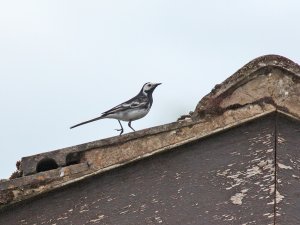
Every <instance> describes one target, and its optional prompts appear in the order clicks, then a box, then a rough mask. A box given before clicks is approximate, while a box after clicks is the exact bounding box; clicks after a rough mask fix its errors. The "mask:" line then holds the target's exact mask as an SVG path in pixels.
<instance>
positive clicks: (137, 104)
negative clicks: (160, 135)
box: [70, 82, 161, 135]
mask: <svg viewBox="0 0 300 225" xmlns="http://www.w3.org/2000/svg"><path fill="white" fill-rule="evenodd" d="M160 84H161V83H151V82H148V83H146V84H144V85H143V87H142V89H141V91H140V92H139V93H138V94H137V95H136V96H135V97H133V98H132V99H129V100H128V101H126V102H123V103H122V104H120V105H117V106H116V107H114V108H112V109H110V110H108V111H106V112H104V113H102V115H101V116H99V117H97V118H95V119H91V120H88V121H85V122H82V123H79V124H76V125H74V126H72V127H71V128H70V129H72V128H74V127H78V126H81V125H83V124H86V123H90V122H93V121H96V120H100V119H106V118H111V119H117V120H118V122H119V124H120V126H121V129H116V130H117V131H120V135H121V134H122V133H123V131H124V129H123V127H122V124H121V122H120V120H122V121H127V122H128V126H129V127H130V128H131V129H132V130H133V131H135V130H134V129H133V128H132V127H131V122H132V121H134V120H138V119H141V118H143V117H144V116H146V115H147V114H148V112H149V111H150V108H151V106H152V103H153V98H152V93H153V91H154V90H155V88H156V87H157V86H158V85H160Z"/></svg>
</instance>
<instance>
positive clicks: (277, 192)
mask: <svg viewBox="0 0 300 225" xmlns="http://www.w3.org/2000/svg"><path fill="white" fill-rule="evenodd" d="M283 199H284V196H283V195H281V194H280V193H279V191H278V190H276V203H279V202H281V201H282V200H283Z"/></svg>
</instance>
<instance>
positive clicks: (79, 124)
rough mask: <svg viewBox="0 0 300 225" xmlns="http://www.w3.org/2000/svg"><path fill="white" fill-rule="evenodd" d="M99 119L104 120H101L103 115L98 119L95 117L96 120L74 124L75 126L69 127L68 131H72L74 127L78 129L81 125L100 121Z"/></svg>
mask: <svg viewBox="0 0 300 225" xmlns="http://www.w3.org/2000/svg"><path fill="white" fill-rule="evenodd" d="M101 119H104V118H103V115H102V116H99V117H97V118H95V119H91V120H88V121H84V122H82V123H78V124H76V125H74V126H72V127H70V129H73V128H75V127H79V126H81V125H83V124H87V123H91V122H94V121H96V120H101Z"/></svg>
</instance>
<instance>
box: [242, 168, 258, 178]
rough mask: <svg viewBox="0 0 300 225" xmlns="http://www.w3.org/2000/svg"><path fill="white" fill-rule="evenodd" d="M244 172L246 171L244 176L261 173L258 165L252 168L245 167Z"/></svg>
mask: <svg viewBox="0 0 300 225" xmlns="http://www.w3.org/2000/svg"><path fill="white" fill-rule="evenodd" d="M246 173H247V175H246V177H247V178H249V177H253V176H255V175H258V174H262V171H261V169H260V168H259V167H258V166H253V167H252V168H250V169H247V172H246Z"/></svg>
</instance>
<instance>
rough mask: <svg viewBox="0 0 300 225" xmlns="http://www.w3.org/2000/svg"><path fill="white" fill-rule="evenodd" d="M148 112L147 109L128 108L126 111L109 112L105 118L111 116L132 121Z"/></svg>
mask: <svg viewBox="0 0 300 225" xmlns="http://www.w3.org/2000/svg"><path fill="white" fill-rule="evenodd" d="M148 112H149V109H129V110H126V111H121V112H117V113H113V114H110V115H108V116H107V117H106V118H112V119H117V120H122V121H133V120H138V119H140V118H143V117H144V116H146V115H147V114H148Z"/></svg>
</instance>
